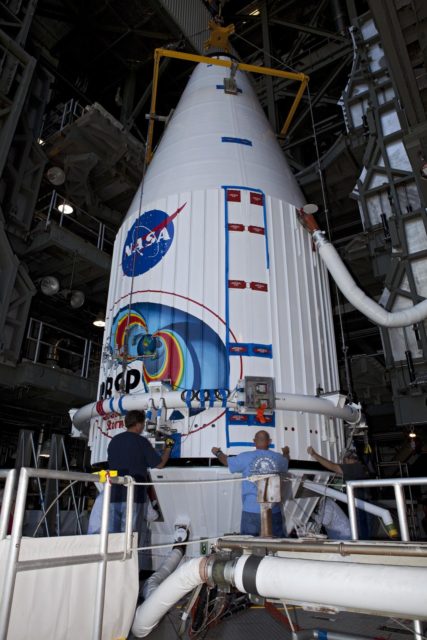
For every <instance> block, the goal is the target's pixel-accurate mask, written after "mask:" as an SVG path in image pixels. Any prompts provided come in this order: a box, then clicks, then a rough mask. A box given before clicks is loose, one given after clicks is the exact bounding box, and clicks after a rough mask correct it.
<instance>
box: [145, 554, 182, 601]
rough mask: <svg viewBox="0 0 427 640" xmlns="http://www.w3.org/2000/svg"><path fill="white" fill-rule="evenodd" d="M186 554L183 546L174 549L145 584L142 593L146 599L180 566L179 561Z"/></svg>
mask: <svg viewBox="0 0 427 640" xmlns="http://www.w3.org/2000/svg"><path fill="white" fill-rule="evenodd" d="M183 555H184V551H183V547H177V548H175V549H172V551H171V552H170V554H169V555H168V557H167V558H166V559H165V561H164V562H163V563H162V565H161V567H160V568H159V569H158V570H157V571H156V573H153V575H152V576H150V577H149V578H148V580H147V581H146V583H145V584H144V588H143V590H142V595H143V596H144V600H147V598H149V597H150V596H151V594H152V593H153V591H155V590H156V589H157V587H158V586H159V585H160V584H161V583H162V582H163V581H164V580H166V578H167V577H168V576H170V574H171V573H172V572H173V571H175V569H176V568H177V567H178V565H179V563H180V562H181V560H182V556H183Z"/></svg>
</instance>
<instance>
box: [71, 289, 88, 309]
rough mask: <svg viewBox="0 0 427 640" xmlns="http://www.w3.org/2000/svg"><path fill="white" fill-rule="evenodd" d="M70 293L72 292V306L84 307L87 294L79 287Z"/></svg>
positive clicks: (74, 307)
mask: <svg viewBox="0 0 427 640" xmlns="http://www.w3.org/2000/svg"><path fill="white" fill-rule="evenodd" d="M70 293H71V295H70V299H69V303H70V307H71V308H72V309H80V307H82V306H83V305H84V303H85V294H84V293H83V291H80V290H79V289H75V290H74V291H71V292H70Z"/></svg>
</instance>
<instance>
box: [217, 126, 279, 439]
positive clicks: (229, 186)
mask: <svg viewBox="0 0 427 640" xmlns="http://www.w3.org/2000/svg"><path fill="white" fill-rule="evenodd" d="M222 141H224V138H222ZM251 144H252V143H251ZM221 188H222V189H224V213H225V347H226V350H227V354H228V355H229V356H230V355H231V354H230V336H229V334H230V309H229V300H228V295H229V290H228V275H229V235H228V234H229V229H228V201H227V190H228V189H240V191H252V192H253V193H261V194H262V201H263V209H264V227H265V247H266V260H267V269H268V268H269V257H268V239H267V219H266V208H265V193H264V191H262V190H261V189H256V188H254V187H242V186H240V185H232V184H223V185H221ZM228 388H230V368H229V369H228ZM229 411H230V410H229V409H227V413H226V420H225V438H226V445H227V448H228V447H253V442H233V443H232V442H231V441H230V431H229V427H230V424H229ZM232 426H236V425H235V424H234V425H232ZM257 426H259V425H257ZM270 447H271V448H272V449H274V445H270Z"/></svg>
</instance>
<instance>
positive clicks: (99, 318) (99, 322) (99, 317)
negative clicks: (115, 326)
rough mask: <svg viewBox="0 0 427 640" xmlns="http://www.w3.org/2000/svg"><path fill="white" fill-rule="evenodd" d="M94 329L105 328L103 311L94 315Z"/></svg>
mask: <svg viewBox="0 0 427 640" xmlns="http://www.w3.org/2000/svg"><path fill="white" fill-rule="evenodd" d="M93 324H94V325H95V327H100V328H104V327H105V314H104V312H103V311H100V312H99V313H97V314H96V318H95V320H94V321H93Z"/></svg>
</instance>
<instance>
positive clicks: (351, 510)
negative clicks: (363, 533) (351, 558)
mask: <svg viewBox="0 0 427 640" xmlns="http://www.w3.org/2000/svg"><path fill="white" fill-rule="evenodd" d="M347 500H348V517H349V520H350V529H351V539H352V540H358V539H359V532H358V531H357V517H356V503H355V500H354V487H353V486H352V485H351V484H350V483H347Z"/></svg>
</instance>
